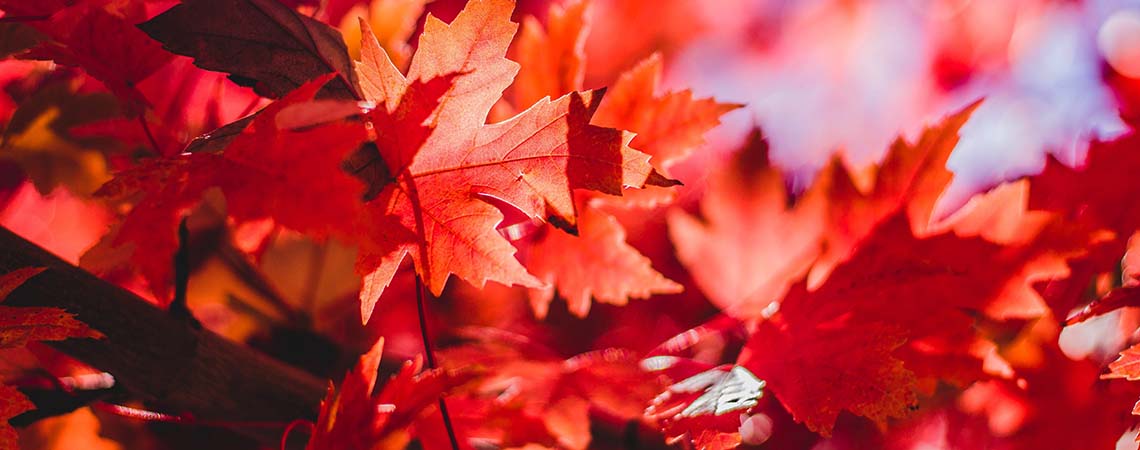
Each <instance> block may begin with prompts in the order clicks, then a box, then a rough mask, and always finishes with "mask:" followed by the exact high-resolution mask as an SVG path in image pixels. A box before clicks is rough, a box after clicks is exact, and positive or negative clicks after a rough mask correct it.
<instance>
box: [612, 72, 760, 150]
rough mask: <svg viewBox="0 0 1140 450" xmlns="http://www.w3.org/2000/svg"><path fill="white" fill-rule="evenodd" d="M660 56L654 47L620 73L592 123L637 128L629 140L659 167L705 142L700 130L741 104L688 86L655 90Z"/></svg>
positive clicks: (702, 130)
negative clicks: (702, 94) (701, 94)
mask: <svg viewBox="0 0 1140 450" xmlns="http://www.w3.org/2000/svg"><path fill="white" fill-rule="evenodd" d="M661 59H662V58H661V55H660V54H657V53H654V54H653V55H652V56H650V57H649V58H646V59H645V60H643V61H641V62H640V63H638V64H637V65H636V66H634V67H633V68H632V69H630V70H629V71H627V72H625V73H623V74H622V75H621V78H619V79H618V81H617V82H616V83H614V86H613V88H612V89H610V90H609V91H607V94H606V101H605V102H602V106H601V108H598V114H597V116H596V117H595V119H594V123H596V124H598V125H600V126H607V127H614V128H622V129H626V130H630V131H632V132H634V133H637V137H636V138H634V139H633V142H632V143H631V144H630V145H631V146H632V147H633V148H636V149H638V150H641V151H643V152H645V153H648V154H649V155H650V156H652V157H653V159H652V160H651V162H652V163H653V167H656V168H657V169H658V170H662V171H664V170H667V169H668V168H669V166H670V165H672V164H673V163H675V162H677V161H680V160H682V159H684V158H686V157H687V156H689V153H690V152H692V151H693V149H695V148H697V147H700V146H701V145H702V144H704V142H705V138H704V136H705V133H707V132H708V131H709V130H711V129H713V128H715V127H716V126H717V125H720V116H723V115H724V114H725V113H728V112H730V111H733V110H736V109H739V108H741V107H743V106H744V105H741V104H736V103H718V102H717V101H716V100H713V99H712V98H700V99H697V98H693V93H692V91H690V90H688V89H686V90H683V91H677V92H666V93H664V94H658V93H657V91H658V90H659V89H660V84H661V72H662V65H663V63H662V60H661Z"/></svg>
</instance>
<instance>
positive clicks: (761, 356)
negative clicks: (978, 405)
mask: <svg viewBox="0 0 1140 450" xmlns="http://www.w3.org/2000/svg"><path fill="white" fill-rule="evenodd" d="M909 222H910V220H909V218H908V217H907V215H906V214H905V213H904V212H902V211H900V212H899V213H896V214H895V215H894V216H892V217H891V218H890V219H888V220H887V221H886V222H884V223H882V224H880V225H879V226H878V227H876V228H875V229H874V230H873V231H872V232H871V234H870V235H869V236H868V237H867V238H866V239H864V241H863V242H862V243H861V244H860V246H859V247H858V248H857V249H856V251H855V253H854V254H852V255H851V257H850V258H849V259H848V260H847V261H846V262H844V263H842V264H840V265H839V266H837V267H836V268H835V269H834V271H833V272H832V273H831V274H830V276H829V277H828V278H827V280H826V281H825V282H824V283H823V284H822V285H820V286H819V287H818V288H816V289H815V290H810V291H809V290H808V289H807V288H806V286H805V283H804V282H801V283H800V284H797V285H795V286H793V287H792V289H791V291H790V292H789V293H788V294H787V296H786V297H785V298H784V299H783V300H782V301H781V302H780V304H779V305H780V306H779V312H778V313H776V314H775V315H773V316H772V317H771V318H770V319H768V320H766V321H764V322H761V323H760V324H759V326H758V328H757V330H756V331H755V332H754V333H753V335H752V337H751V339H750V341H749V343H748V345H747V346H746V348H745V352H744V353H743V354H742V355H741V357H740V361H739V364H741V365H743V366H745V367H748V368H749V369H751V370H752V371H753V372H754V373H755V374H756V375H757V376H758V377H760V378H762V379H764V380H765V381H767V382H768V383H769V384H768V385H769V388H770V389H771V390H772V392H773V393H774V394H775V395H776V398H777V399H779V400H780V402H781V403H783V404H784V406H785V407H786V408H787V410H788V411H790V412H791V413H792V415H793V416H794V417H795V418H796V419H797V421H801V422H803V423H804V424H805V425H806V426H807V427H808V428H809V429H812V430H813V431H817V432H820V433H822V434H825V435H826V434H828V433H829V432H830V430H831V427H832V425H833V423H834V421H835V419H836V417H837V416H838V414H839V413H840V412H841V411H844V410H846V411H850V412H853V413H855V414H857V415H861V416H864V417H868V418H870V419H872V420H874V421H877V422H885V421H886V420H887V419H889V418H894V417H902V416H903V415H905V413H906V412H907V410H908V408H909V407H910V406H911V405H913V404H915V402H916V401H917V396H916V391H917V390H918V388H919V387H920V381H922V380H924V379H939V378H951V379H954V378H959V377H963V376H964V377H965V378H964V379H955V380H953V381H955V382H956V383H959V384H964V383H968V382H970V381H973V379H976V378H977V377H980V376H982V375H983V372H982V371H981V360H980V357H982V356H984V355H979V354H977V353H978V351H979V350H984V349H985V348H986V346H984V345H980V344H979V339H980V338H979V337H978V336H977V330H976V329H974V328H973V323H974V318H973V316H972V315H973V314H978V313H979V312H981V311H984V310H985V309H986V308H987V307H988V305H989V304H991V303H993V302H994V301H996V300H998V299H999V298H1000V297H1001V296H1002V294H1003V293H1004V292H1005V291H1006V290H1007V289H1008V286H1009V285H1010V284H1011V283H1013V284H1015V285H1019V286H1021V288H1022V289H1028V281H1027V279H1026V277H1027V276H1028V274H1027V273H1026V270H1025V268H1026V267H1027V266H1028V265H1030V264H1031V263H1033V262H1034V261H1035V260H1036V259H1037V258H1039V257H1041V255H1042V254H1043V253H1047V252H1048V251H1050V250H1051V247H1049V246H1048V245H1047V244H1048V241H1046V242H1044V243H1042V242H1034V243H1031V244H1027V245H1024V246H1002V245H999V244H994V243H992V242H988V241H986V240H984V239H981V238H977V237H973V238H965V237H959V236H956V235H955V234H953V233H942V234H938V235H935V236H930V237H926V238H918V237H915V236H914V234H912V233H911V231H910V224H909ZM976 261H987V264H986V265H984V266H983V265H978V264H976ZM989 348H992V346H991V347H989ZM971 359H972V360H973V361H974V363H973V364H972V365H973V369H972V370H964V369H963V367H962V365H963V360H965V361H967V362H968V361H970V360H971Z"/></svg>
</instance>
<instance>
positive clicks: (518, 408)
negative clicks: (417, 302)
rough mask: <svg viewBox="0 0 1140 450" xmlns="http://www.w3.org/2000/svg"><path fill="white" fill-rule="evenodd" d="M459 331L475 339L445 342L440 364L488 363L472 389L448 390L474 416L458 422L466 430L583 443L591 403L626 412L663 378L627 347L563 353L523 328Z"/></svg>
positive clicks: (507, 438)
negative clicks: (522, 332)
mask: <svg viewBox="0 0 1140 450" xmlns="http://www.w3.org/2000/svg"><path fill="white" fill-rule="evenodd" d="M464 331H465V332H464V333H463V334H464V335H468V336H469V337H471V338H473V339H476V341H475V342H472V343H469V344H465V345H462V346H459V347H454V348H451V349H448V350H446V351H445V352H444V354H443V355H442V358H441V361H442V362H443V364H444V366H445V367H481V368H486V369H488V370H487V371H485V372H484V374H483V375H481V376H480V377H478V378H477V379H476V380H475V382H474V383H473V387H472V389H471V391H470V392H458V393H456V395H453V396H451V397H449V398H448V402H449V403H448V404H449V407H452V409H455V410H456V414H460V415H466V416H468V417H471V418H472V420H471V422H474V423H465V424H463V428H465V430H464V431H465V434H467V435H468V436H470V437H482V438H487V439H492V440H494V441H495V442H496V443H499V444H500V445H503V446H518V445H522V444H525V443H527V442H539V443H543V444H544V445H550V446H554V445H558V446H561V447H564V448H570V449H579V450H580V449H583V448H586V447H587V445H588V444H589V443H590V441H591V434H590V429H589V426H590V420H589V416H590V411H591V410H598V411H604V412H606V413H607V414H612V415H614V416H617V417H620V418H622V419H623V420H630V419H633V418H636V417H638V416H640V415H641V413H642V410H643V409H644V405H645V404H646V403H647V402H648V401H649V400H650V399H651V398H652V397H653V395H655V394H656V393H657V392H659V391H660V385H661V384H660V383H661V379H660V378H659V377H658V376H657V375H655V374H648V373H645V372H643V371H641V370H640V369H639V368H638V365H637V357H636V356H635V355H634V354H633V353H632V352H630V351H628V350H624V349H617V348H608V349H603V350H595V351H590V352H586V353H582V354H579V355H576V356H573V357H570V358H563V357H560V356H558V355H557V354H555V353H554V352H552V351H550V350H549V349H546V348H544V347H542V346H541V345H537V344H535V343H533V342H531V341H530V340H529V339H528V338H526V337H524V336H519V335H514V334H512V333H509V332H505V331H502V330H494V329H474V330H464ZM458 405H462V406H463V407H462V408H460V406H458ZM524 424H525V425H524Z"/></svg>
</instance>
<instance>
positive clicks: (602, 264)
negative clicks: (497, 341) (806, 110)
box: [498, 1, 740, 317]
mask: <svg viewBox="0 0 1140 450" xmlns="http://www.w3.org/2000/svg"><path fill="white" fill-rule="evenodd" d="M590 11H591V7H590V3H589V2H587V1H580V2H579V1H576V2H570V3H568V4H567V5H565V7H563V6H560V5H557V4H554V5H551V7H550V12H549V13H548V15H547V20H546V23H547V25H546V28H545V29H544V28H543V27H542V25H541V24H539V22H538V21H537V20H536V19H534V18H533V17H528V18H527V19H526V20H525V21H524V23H523V31H522V33H521V34H520V35H519V37H518V39H517V40H516V42H515V44H514V46H513V47H512V54H513V55H514V56H515V57H516V58H517V59H518V61H519V63H520V65H521V70H520V71H519V76H518V77H517V78H516V80H515V84H514V85H512V86H511V90H509V91H508V96H507V98H509V99H510V100H511V102H512V104H513V105H514V106H513V107H511V106H510V105H505V104H504V103H500V104H499V105H498V106H499V107H500V109H516V108H517V107H519V106H521V105H526V104H529V103H527V102H528V101H534V100H537V99H539V98H542V97H545V96H551V97H556V96H560V95H563V94H565V93H567V92H571V91H574V90H576V89H581V86H582V80H583V78H584V74H585V66H586V62H587V61H586V55H585V53H584V51H583V45H584V44H585V39H586V36H587V34H588V29H589V24H590V22H591V18H590ZM661 72H662V62H661V57H660V55H654V56H652V57H650V58H648V59H646V60H645V61H643V62H641V63H639V64H637V65H636V66H634V67H633V68H632V69H630V70H629V71H628V72H626V73H624V74H622V76H621V77H620V78H619V79H618V80H617V81H616V82H615V83H614V85H613V87H612V88H610V89H609V90H608V91H607V94H606V97H605V98H604V99H603V100H602V103H601V106H599V107H598V111H597V113H596V114H595V115H594V117H593V119H592V121H591V123H593V124H595V125H599V126H608V127H613V128H620V129H625V130H630V131H632V132H634V133H637V136H636V137H634V139H633V141H632V142H631V143H630V146H631V147H633V148H635V149H637V150H640V151H642V152H645V153H647V154H649V155H650V156H651V157H652V158H651V159H650V163H651V164H653V166H654V167H655V168H656V169H657V170H658V171H660V172H662V173H667V168H668V167H669V165H671V164H672V163H674V162H676V161H678V160H680V159H682V158H684V157H686V156H688V154H689V152H691V151H692V150H693V149H694V148H697V147H699V146H700V145H701V144H703V143H704V134H705V133H706V132H707V131H709V130H710V129H712V128H713V127H715V126H716V125H718V124H719V123H720V120H719V119H720V116H722V115H723V114H725V113H727V112H729V111H732V110H734V109H737V108H739V107H740V105H734V104H724V103H718V102H716V101H715V100H713V99H695V98H693V95H692V92H691V91H688V90H684V91H677V92H665V93H659V92H658V91H659V89H660V86H659V85H660V78H661ZM674 195H675V194H674V191H673V189H667V188H662V187H652V186H645V187H644V189H626V190H625V191H624V192H623V196H622V197H620V198H616V197H609V196H599V195H582V196H579V197H578V198H577V201H578V205H579V206H578V207H579V209H580V215H581V221H582V224H581V226H580V227H579V228H578V234H576V235H574V234H570V233H566V232H565V231H563V230H559V229H556V227H550V226H547V227H545V229H544V230H541V231H539V232H538V233H537V234H536V237H535V238H534V239H533V240H532V242H531V246H530V253H529V254H528V255H527V257H526V258H525V264H526V266H527V269H529V270H530V271H531V273H533V274H534V275H535V276H537V277H538V278H539V279H541V280H542V281H544V282H546V283H547V286H546V287H544V288H539V289H531V290H530V301H531V305H532V306H533V309H534V311H535V314H536V315H537V316H538V317H545V315H546V312H547V310H548V308H549V305H550V302H551V301H552V300H553V298H554V295H555V293H556V292H557V293H558V294H559V295H560V296H561V297H563V298H564V299H565V300H566V302H567V306H568V308H569V310H570V312H571V313H572V314H574V315H576V316H579V317H585V316H586V314H587V313H588V312H589V310H590V305H591V299H593V300H596V301H599V302H602V303H608V304H614V305H624V304H626V303H627V302H628V301H629V299H631V298H648V297H649V296H651V295H653V294H669V293H677V292H680V291H681V286H680V285H678V284H677V283H674V282H673V281H671V280H669V279H667V278H665V277H664V276H663V275H661V274H660V273H659V272H657V271H656V270H654V269H653V267H652V264H651V262H650V260H649V259H648V258H646V257H645V256H643V255H642V254H641V253H640V252H639V251H637V250H636V249H635V248H633V247H632V246H630V245H629V244H628V243H626V235H625V229H624V227H623V226H622V225H621V223H620V222H619V221H618V220H617V219H616V218H615V217H614V216H613V215H612V211H606V209H607V208H627V207H638V208H653V207H656V206H659V205H661V204H664V203H668V202H669V201H671V200H672V198H673V196H674Z"/></svg>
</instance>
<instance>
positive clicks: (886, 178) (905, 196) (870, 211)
mask: <svg viewBox="0 0 1140 450" xmlns="http://www.w3.org/2000/svg"><path fill="white" fill-rule="evenodd" d="M979 104H980V101H979V102H975V103H973V104H971V105H969V106H966V107H965V108H964V109H962V110H961V111H958V112H956V113H954V114H951V115H950V116H948V117H946V118H945V119H943V120H942V121H941V122H940V123H938V124H937V125H933V126H930V127H928V128H927V129H926V130H924V131H923V133H922V135H921V136H920V137H919V138H918V141H916V142H915V143H913V144H909V143H907V142H906V141H904V140H903V139H902V138H899V139H897V140H896V141H895V142H894V143H893V144H891V148H890V150H889V151H888V152H887V155H886V156H885V157H884V159H883V161H882V163H880V164H879V166H878V167H877V168H875V169H874V170H873V173H872V174H871V176H873V181H872V182H871V183H870V185H871V187H870V190H869V191H868V192H865V193H864V192H863V191H861V190H860V189H859V188H858V186H857V185H856V182H855V180H854V179H853V175H852V174H851V172H850V171H849V170H847V169H846V168H844V167H842V166H843V164H841V163H838V161H836V162H834V163H833V164H832V166H831V167H830V168H829V169H828V170H827V171H825V173H824V174H823V175H821V177H822V178H824V179H823V180H821V181H820V182H821V183H826V184H827V186H828V187H827V188H826V189H827V191H828V192H827V198H828V199H829V206H828V209H829V211H828V215H829V217H828V219H827V222H828V223H827V228H826V230H825V240H826V241H827V248H826V249H825V251H824V253H823V255H822V256H821V257H820V259H819V261H818V262H817V263H816V264H815V266H813V267H812V280H813V284H815V282H818V281H819V280H822V279H823V278H824V277H826V275H827V272H829V271H830V270H831V268H832V267H834V266H835V264H838V263H839V262H841V261H843V260H844V259H846V258H847V256H848V255H849V254H850V253H851V251H852V249H853V248H855V246H856V245H858V243H859V241H860V240H861V239H863V237H864V236H867V234H868V233H869V232H870V231H871V230H872V229H873V228H874V227H875V226H876V225H877V224H878V223H879V222H880V221H882V220H883V219H885V218H886V217H888V216H889V215H891V214H892V213H893V212H894V211H895V210H896V209H898V208H899V206H900V205H903V206H904V207H905V209H906V211H907V214H908V216H909V217H910V221H911V226H912V228H913V229H914V230H915V232H916V233H920V234H921V233H924V232H925V231H926V229H927V227H928V226H929V224H930V221H931V219H932V216H933V214H934V208H935V205H936V203H937V201H938V198H939V197H940V196H941V194H942V192H943V191H944V190H945V189H946V187H947V185H949V183H950V181H951V179H952V178H953V174H952V173H951V172H950V171H949V170H948V169H946V160H947V159H948V158H949V157H950V152H951V151H952V150H953V149H954V146H955V145H957V143H958V130H959V129H960V128H962V125H963V124H965V123H966V121H967V120H969V118H970V115H971V114H972V113H973V112H974V110H975V109H977V107H978V105H979Z"/></svg>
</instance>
